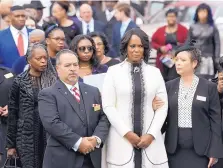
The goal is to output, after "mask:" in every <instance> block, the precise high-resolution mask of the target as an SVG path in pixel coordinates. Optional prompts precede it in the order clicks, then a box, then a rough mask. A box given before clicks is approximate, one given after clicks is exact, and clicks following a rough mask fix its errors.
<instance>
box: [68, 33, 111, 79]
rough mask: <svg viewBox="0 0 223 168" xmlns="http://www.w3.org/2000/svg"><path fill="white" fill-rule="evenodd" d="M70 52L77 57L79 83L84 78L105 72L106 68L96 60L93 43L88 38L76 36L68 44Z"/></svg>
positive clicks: (86, 36)
mask: <svg viewBox="0 0 223 168" xmlns="http://www.w3.org/2000/svg"><path fill="white" fill-rule="evenodd" d="M70 50H72V51H73V52H75V53H76V54H77V56H78V60H79V67H80V69H79V80H80V81H83V77H84V76H87V75H92V74H100V73H106V72H107V70H108V66H107V65H103V64H100V62H99V60H98V59H97V56H96V47H95V43H94V40H93V39H92V38H91V37H90V36H88V35H78V36H76V37H75V38H74V39H73V40H72V42H71V44H70Z"/></svg>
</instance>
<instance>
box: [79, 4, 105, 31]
mask: <svg viewBox="0 0 223 168" xmlns="http://www.w3.org/2000/svg"><path fill="white" fill-rule="evenodd" d="M80 17H81V19H82V20H81V22H80V23H79V27H80V30H81V33H82V34H89V33H91V32H105V24H104V23H103V22H101V21H98V20H94V19H93V10H92V8H91V6H90V5H88V4H82V5H81V6H80Z"/></svg>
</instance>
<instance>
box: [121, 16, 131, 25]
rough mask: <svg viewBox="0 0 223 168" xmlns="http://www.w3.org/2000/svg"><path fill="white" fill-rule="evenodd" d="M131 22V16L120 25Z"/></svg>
mask: <svg viewBox="0 0 223 168" xmlns="http://www.w3.org/2000/svg"><path fill="white" fill-rule="evenodd" d="M130 22H131V18H129V19H128V20H126V21H124V22H122V25H128V24H129V23H130Z"/></svg>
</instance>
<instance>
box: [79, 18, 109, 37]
mask: <svg viewBox="0 0 223 168" xmlns="http://www.w3.org/2000/svg"><path fill="white" fill-rule="evenodd" d="M78 26H79V28H80V30H81V34H83V28H82V22H80V23H79V24H78ZM94 32H103V33H105V24H104V23H103V22H101V21H99V20H94Z"/></svg>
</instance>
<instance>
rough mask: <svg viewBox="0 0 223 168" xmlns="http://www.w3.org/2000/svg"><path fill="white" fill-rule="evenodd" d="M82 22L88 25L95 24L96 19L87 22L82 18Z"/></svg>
mask: <svg viewBox="0 0 223 168" xmlns="http://www.w3.org/2000/svg"><path fill="white" fill-rule="evenodd" d="M82 23H83V24H84V25H85V26H87V25H94V19H93V18H92V19H91V21H90V22H89V23H87V22H85V21H84V20H82Z"/></svg>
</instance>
